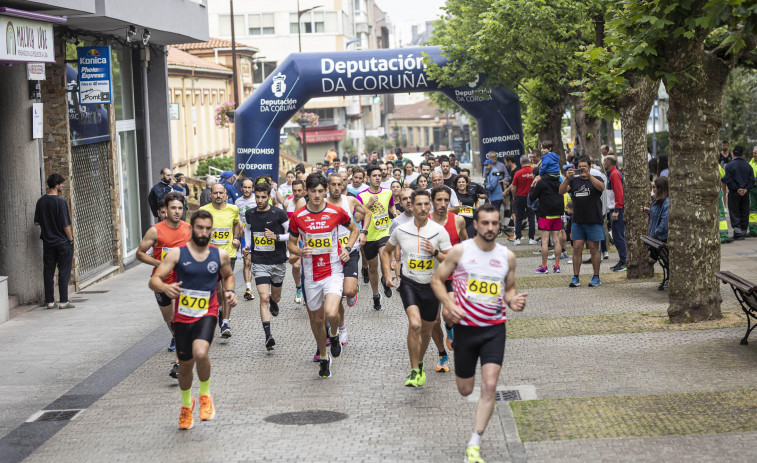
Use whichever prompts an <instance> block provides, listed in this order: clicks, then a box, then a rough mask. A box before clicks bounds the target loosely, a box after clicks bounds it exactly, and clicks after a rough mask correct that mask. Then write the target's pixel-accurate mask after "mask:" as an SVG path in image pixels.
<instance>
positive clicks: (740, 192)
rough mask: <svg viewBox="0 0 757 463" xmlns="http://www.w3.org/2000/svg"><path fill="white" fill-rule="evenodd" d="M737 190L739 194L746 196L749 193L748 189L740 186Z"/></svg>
mask: <svg viewBox="0 0 757 463" xmlns="http://www.w3.org/2000/svg"><path fill="white" fill-rule="evenodd" d="M736 192H737V193H738V194H739V196H744V195H745V194H746V193H747V190H746V188H739V189H738V190H737V191H736Z"/></svg>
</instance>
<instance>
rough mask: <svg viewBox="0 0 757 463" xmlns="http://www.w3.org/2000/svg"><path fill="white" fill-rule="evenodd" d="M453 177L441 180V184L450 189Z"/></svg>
mask: <svg viewBox="0 0 757 463" xmlns="http://www.w3.org/2000/svg"><path fill="white" fill-rule="evenodd" d="M455 178H456V177H455V176H454V175H450V176H449V178H442V182H444V184H445V185H447V186H448V187H450V188H452V182H453V181H454V180H455Z"/></svg>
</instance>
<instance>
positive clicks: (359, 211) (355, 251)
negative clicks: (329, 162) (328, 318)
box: [326, 174, 371, 345]
mask: <svg viewBox="0 0 757 463" xmlns="http://www.w3.org/2000/svg"><path fill="white" fill-rule="evenodd" d="M344 190H345V188H344V183H343V180H342V176H341V175H339V174H331V175H330V176H329V197H328V198H326V203H327V204H328V205H329V206H335V207H341V208H342V209H344V212H346V213H347V215H348V216H349V217H350V218H352V219H354V222H355V223H356V224H357V223H361V222H362V221H363V219H364V218H365V217H367V218H368V220H370V217H371V211H369V210H368V209H367V208H366V207H365V206H363V205H362V204H361V203H360V201H358V200H357V199H356V198H352V197H350V196H346V195H344V194H343V193H344ZM338 228H339V230H338V237H339V244H340V245H341V246H342V247H345V246H347V243H348V240H349V238H350V230H349V229H348V228H347V227H345V226H344V225H339V227H338ZM363 244H365V233H360V235H358V240H357V242H356V243H355V247H354V248H352V251H351V252H350V260H348V261H347V262H345V263H344V297H346V298H347V305H348V306H349V307H353V306H354V305H355V304H356V303H357V291H358V286H357V275H358V273H357V269H358V261H359V260H360V246H361V245H363ZM339 319H340V320H341V323H340V324H339V325H338V326H339V342H341V343H342V345H345V344H347V328H346V327H345V324H344V305H343V304H342V302H341V300H340V301H339Z"/></svg>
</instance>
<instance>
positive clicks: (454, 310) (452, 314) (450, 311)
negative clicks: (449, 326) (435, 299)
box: [442, 302, 465, 324]
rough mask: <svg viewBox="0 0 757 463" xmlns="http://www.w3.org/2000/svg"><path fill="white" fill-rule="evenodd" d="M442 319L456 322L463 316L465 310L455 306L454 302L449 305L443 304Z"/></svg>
mask: <svg viewBox="0 0 757 463" xmlns="http://www.w3.org/2000/svg"><path fill="white" fill-rule="evenodd" d="M442 312H443V315H444V319H445V320H447V321H449V322H452V323H453V324H457V323H459V322H460V320H462V319H463V318H464V317H465V311H464V310H463V309H461V308H460V307H458V306H457V304H455V303H454V302H453V303H452V304H451V305H449V306H448V305H447V304H444V310H443V311H442Z"/></svg>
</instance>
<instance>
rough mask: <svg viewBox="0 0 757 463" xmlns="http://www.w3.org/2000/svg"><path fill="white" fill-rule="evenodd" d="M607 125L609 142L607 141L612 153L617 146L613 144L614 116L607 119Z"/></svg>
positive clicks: (616, 149) (616, 150) (615, 150)
mask: <svg viewBox="0 0 757 463" xmlns="http://www.w3.org/2000/svg"><path fill="white" fill-rule="evenodd" d="M607 125H608V126H609V129H610V132H609V135H610V142H609V143H608V145H609V146H610V149H611V150H612V152H613V153H617V152H618V148H617V147H616V146H615V119H614V118H610V119H607Z"/></svg>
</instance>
